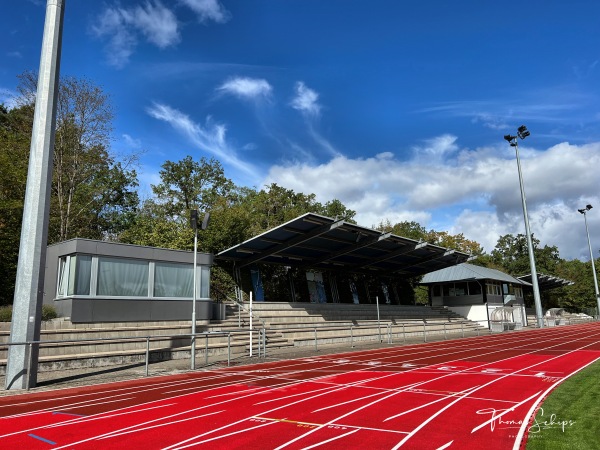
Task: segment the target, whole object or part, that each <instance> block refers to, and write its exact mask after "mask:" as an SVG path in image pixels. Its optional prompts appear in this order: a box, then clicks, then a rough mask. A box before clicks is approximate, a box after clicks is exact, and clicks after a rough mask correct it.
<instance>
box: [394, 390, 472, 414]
mask: <svg viewBox="0 0 600 450" xmlns="http://www.w3.org/2000/svg"><path fill="white" fill-rule="evenodd" d="M476 387H478V386H475V388H476ZM473 389H474V388H472V387H471V388H469V389H465V390H464V391H461V392H457V393H455V394H451V395H446V396H444V397H442V398H438V399H437V400H434V401H432V402H429V403H424V404H423V405H419V406H416V407H414V408H412V409H408V410H406V411H402V412H401V413H398V414H395V415H393V416H390V417H388V418H387V419H384V420H383V421H384V422H387V421H388V420H392V419H395V418H396V417H400V416H403V415H405V414H409V413H411V412H414V411H417V410H419V409H421V408H426V407H427V406H431V405H434V404H436V403H439V402H443V401H444V400H449V399H451V398H454V397H459V396H460V395H462V394H465V393H466V392H469V391H471V390H473Z"/></svg>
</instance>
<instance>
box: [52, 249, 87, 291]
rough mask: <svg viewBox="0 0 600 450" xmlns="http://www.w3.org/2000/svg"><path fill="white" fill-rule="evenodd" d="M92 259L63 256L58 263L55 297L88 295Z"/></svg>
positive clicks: (78, 256)
mask: <svg viewBox="0 0 600 450" xmlns="http://www.w3.org/2000/svg"><path fill="white" fill-rule="evenodd" d="M91 274H92V257H91V256H90V255H71V256H63V257H62V258H60V259H59V261H58V287H57V290H56V296H57V297H59V298H60V297H68V296H72V295H90V280H91Z"/></svg>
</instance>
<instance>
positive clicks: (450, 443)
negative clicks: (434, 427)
mask: <svg viewBox="0 0 600 450" xmlns="http://www.w3.org/2000/svg"><path fill="white" fill-rule="evenodd" d="M453 442H454V441H450V442H447V443H446V444H444V445H442V446H441V447H438V448H437V450H444V449H445V448H448V447H450V446H451V445H452V443H453Z"/></svg>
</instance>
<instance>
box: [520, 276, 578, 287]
mask: <svg viewBox="0 0 600 450" xmlns="http://www.w3.org/2000/svg"><path fill="white" fill-rule="evenodd" d="M518 278H519V280H523V281H527V282H528V283H531V274H527V275H523V276H520V277H518ZM537 279H538V287H539V288H540V290H541V291H547V290H548V289H556V288H559V287H563V286H570V285H572V284H575V283H574V282H573V281H570V280H563V279H562V278H558V277H555V276H553V275H546V274H543V273H538V274H537Z"/></svg>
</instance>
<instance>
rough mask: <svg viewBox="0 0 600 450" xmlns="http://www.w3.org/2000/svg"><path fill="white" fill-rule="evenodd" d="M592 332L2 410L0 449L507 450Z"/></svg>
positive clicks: (133, 388) (589, 351) (584, 354)
mask: <svg viewBox="0 0 600 450" xmlns="http://www.w3.org/2000/svg"><path fill="white" fill-rule="evenodd" d="M599 358H600V324H598V323H593V324H585V325H577V326H568V327H557V328H545V329H542V330H532V331H525V332H518V333H509V334H502V335H492V336H482V337H478V338H468V339H457V340H452V341H442V342H435V343H430V344H420V345H412V346H402V347H390V348H387V349H379V350H369V351H361V352H353V353H345V354H341V355H326V356H319V357H312V358H302V359H297V360H289V361H279V362H275V363H265V364H257V365H253V366H244V367H235V368H227V369H222V370H215V371H207V372H194V373H191V374H184V375H178V376H162V377H153V378H149V379H142V380H135V381H130V382H123V383H114V384H106V385H100V386H90V387H85V388H77V389H66V390H58V391H48V392H40V393H33V394H23V395H16V396H10V397H3V398H0V416H1V417H0V448H18V447H22V446H24V445H26V446H27V447H28V449H36V448H40V449H58V448H103V449H104V448H124V447H125V446H126V447H128V448H145V449H148V450H149V449H154V448H163V449H181V448H193V447H202V446H210V447H211V448H228V449H233V448H273V449H275V448H277V449H300V448H304V449H308V448H317V447H318V448H348V447H349V448H356V447H359V446H360V447H364V446H370V447H372V448H400V447H401V448H418V449H444V448H449V449H465V448H488V449H510V448H513V447H518V445H519V443H520V438H521V436H522V435H525V434H526V431H527V425H526V423H527V419H528V418H529V416H530V414H531V413H532V411H533V409H534V407H535V406H536V404H537V402H538V401H539V400H540V399H541V398H542V397H543V396H544V395H546V393H547V391H548V389H549V388H551V387H554V386H556V385H557V384H558V383H559V382H561V381H562V380H564V379H565V378H567V377H568V376H570V375H571V374H572V373H574V372H575V371H577V370H580V369H581V368H582V367H584V366H586V365H588V364H590V363H592V362H594V361H596V360H598V359H599Z"/></svg>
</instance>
